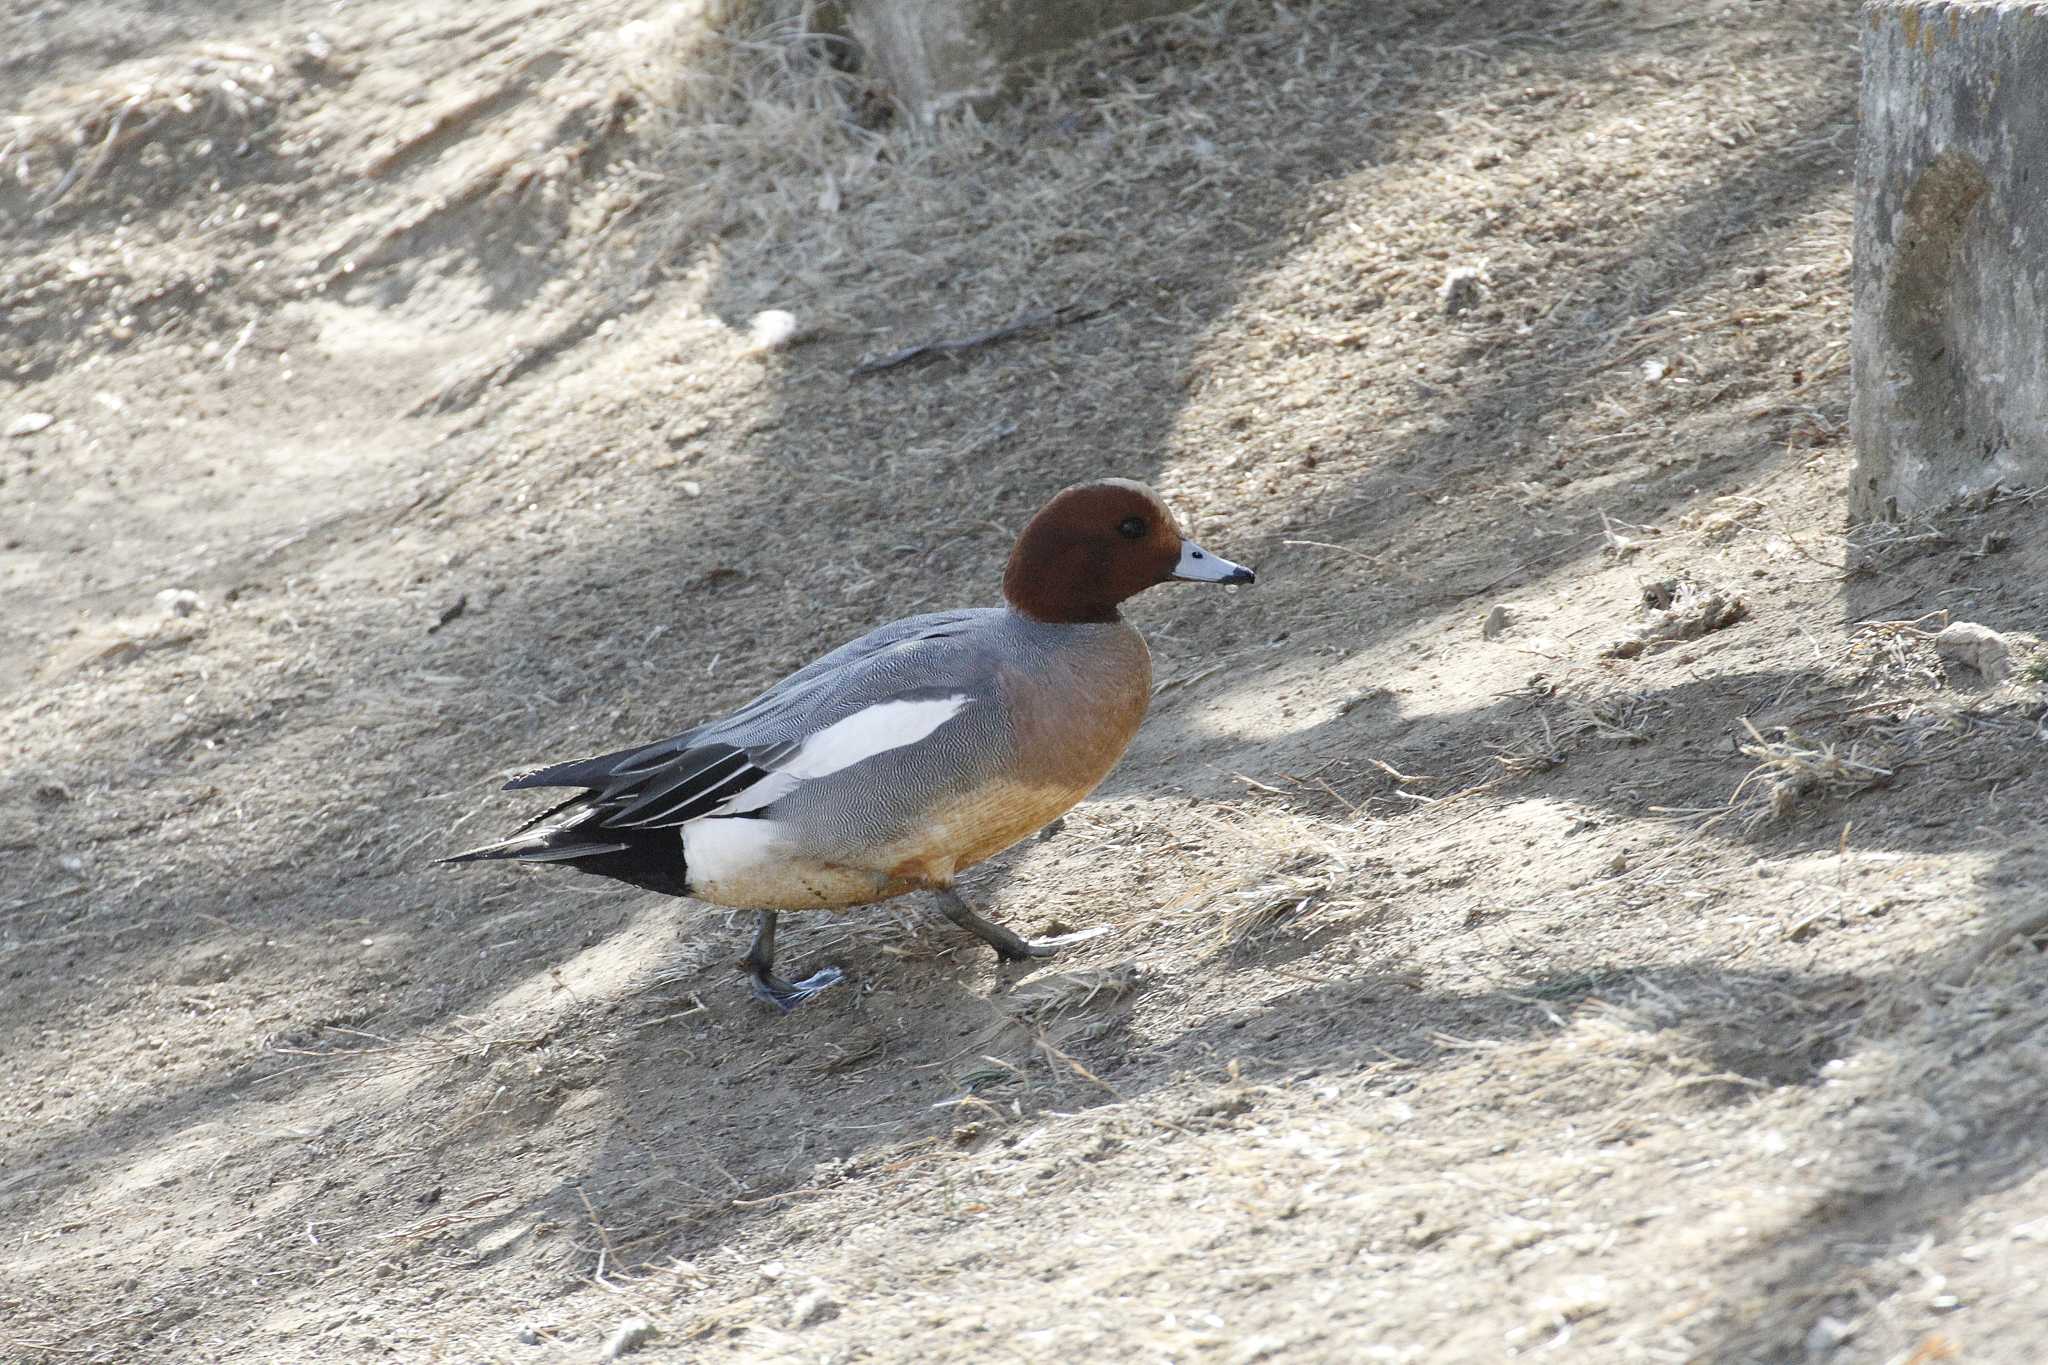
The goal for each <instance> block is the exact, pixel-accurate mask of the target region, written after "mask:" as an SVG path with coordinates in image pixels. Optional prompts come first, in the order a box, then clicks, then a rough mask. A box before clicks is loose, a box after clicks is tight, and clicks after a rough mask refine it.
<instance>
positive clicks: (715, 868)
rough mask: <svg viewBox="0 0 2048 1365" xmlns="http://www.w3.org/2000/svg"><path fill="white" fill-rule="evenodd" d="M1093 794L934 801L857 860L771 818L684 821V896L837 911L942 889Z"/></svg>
mask: <svg viewBox="0 0 2048 1365" xmlns="http://www.w3.org/2000/svg"><path fill="white" fill-rule="evenodd" d="M1099 780H1100V775H1098V776H1097V778H1096V781H1099ZM1094 787H1095V781H1090V782H1088V784H1087V785H1086V786H1083V787H1079V788H1078V789H1077V788H1076V787H1074V786H1071V785H1067V786H1041V785H1028V784H1024V783H1017V782H1002V783H995V784H990V785H988V786H984V787H983V788H981V789H980V790H979V791H977V792H975V793H974V794H973V795H971V796H961V797H952V798H948V799H945V800H943V801H941V802H940V803H939V804H938V805H936V806H934V807H932V808H931V809H930V810H928V811H927V812H925V813H924V814H923V815H922V816H921V817H920V818H919V819H918V820H917V822H916V828H915V830H914V831H913V832H911V833H909V834H906V835H903V836H901V837H898V838H895V839H891V840H886V841H882V842H879V843H877V844H875V845H874V846H872V847H868V848H862V849H860V850H859V851H858V852H849V851H848V850H846V849H842V848H817V847H809V846H807V845H808V844H810V842H811V841H808V840H805V839H804V838H802V837H801V835H800V832H799V831H796V830H793V829H790V828H789V827H787V826H784V825H779V824H777V823H776V822H775V821H774V820H772V819H755V820H746V819H713V820H696V821H692V822H691V823H689V824H687V825H685V826H683V856H684V858H685V860H686V863H687V866H688V868H689V882H690V893H691V894H692V895H694V896H696V897H697V898H698V899H700V900H706V901H710V902H711V903H712V904H713V905H725V906H731V907H733V908H734V909H746V910H837V909H844V908H846V907H849V906H855V905H871V904H873V903H874V902H876V901H882V900H888V899H889V898H891V897H893V896H901V895H904V894H906V893H908V892H911V891H920V890H927V889H930V888H933V887H941V886H948V885H951V883H952V881H953V877H954V875H955V874H956V873H959V872H962V871H965V870H966V869H967V868H970V867H973V866H974V865H975V864H976V863H978V862H981V861H982V860H983V859H985V858H990V857H993V856H994V855H996V854H998V853H1000V852H1002V851H1003V850H1004V849H1006V848H1008V847H1010V845H1012V844H1014V843H1016V842H1017V841H1018V840H1020V839H1023V838H1026V837H1028V836H1029V835H1031V834H1034V833H1036V832H1037V831H1039V830H1041V829H1043V828H1045V827H1046V826H1047V825H1049V824H1051V823H1052V822H1053V821H1054V820H1056V819H1058V818H1059V817H1060V816H1062V815H1064V814H1066V813H1067V812H1068V811H1069V810H1071V809H1073V807H1074V805H1075V804H1076V803H1077V802H1079V801H1080V800H1081V798H1082V797H1084V796H1086V795H1087V794H1088V793H1089V792H1090V791H1092V790H1093V789H1094Z"/></svg>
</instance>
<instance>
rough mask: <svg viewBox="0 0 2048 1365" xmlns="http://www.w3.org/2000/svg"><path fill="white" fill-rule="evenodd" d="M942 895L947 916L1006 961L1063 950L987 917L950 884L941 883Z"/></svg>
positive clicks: (940, 897)
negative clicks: (1035, 941)
mask: <svg viewBox="0 0 2048 1365" xmlns="http://www.w3.org/2000/svg"><path fill="white" fill-rule="evenodd" d="M938 896H939V908H940V909H941V910H944V911H945V912H946V918H947V919H949V920H951V921H953V923H955V924H957V925H959V926H960V927H961V928H962V929H965V930H966V931H967V932H968V933H970V934H972V935H974V936H975V937H976V938H978V939H980V940H981V941H982V942H983V943H986V944H987V945H988V946H989V947H991V948H993V949H995V950H996V956H997V957H999V958H1001V959H1002V960H1003V961H1005V962H1024V961H1027V960H1029V959H1031V958H1034V957H1051V956H1052V955H1053V954H1054V953H1057V952H1058V951H1059V949H1058V948H1056V947H1054V946H1053V945H1052V944H1050V943H1032V942H1031V941H1029V940H1028V939H1025V938H1023V937H1022V936H1020V935H1019V934H1018V933H1017V932H1016V931H1015V930H1011V929H1005V928H1004V927H1003V926H1002V925H1000V924H997V923H996V922H995V921H994V920H991V919H984V918H983V917H982V916H980V915H978V914H976V913H975V910H974V907H973V906H971V905H969V904H968V903H967V902H966V901H964V900H962V899H960V893H959V892H958V891H955V890H954V889H953V888H952V887H950V886H947V887H941V888H940V889H939V892H938Z"/></svg>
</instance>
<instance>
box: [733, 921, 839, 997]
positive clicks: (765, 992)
mask: <svg viewBox="0 0 2048 1365" xmlns="http://www.w3.org/2000/svg"><path fill="white" fill-rule="evenodd" d="M740 970H741V971H743V972H745V973H746V974H747V975H748V976H749V977H750V978H752V980H753V983H754V984H753V986H752V988H751V989H752V990H753V993H754V998H755V999H756V1000H760V1001H764V1002H766V1003H767V1004H770V1005H773V1006H775V1008H776V1009H779V1010H781V1011H782V1012H783V1013H784V1014H787V1013H789V1012H790V1011H791V1010H793V1009H795V1008H796V1007H797V1006H798V1005H801V1004H803V1002H804V1001H806V1000H808V999H810V998H811V997H812V996H814V995H816V994H817V993H818V992H819V991H822V990H824V989H825V988H826V987H827V986H836V985H838V984H839V982H840V981H842V980H843V979H845V976H846V973H844V972H842V971H840V970H839V969H838V968H837V967H826V968H824V969H823V970H822V971H818V972H814V973H812V974H811V975H810V976H807V977H805V978H804V979H803V980H801V981H784V980H783V979H782V978H781V977H779V976H777V975H776V974H775V912H774V911H773V910H763V911H761V918H760V921H759V924H758V927H756V928H755V930H754V943H753V946H752V947H750V948H748V949H747V955H746V956H745V957H743V958H741V959H740Z"/></svg>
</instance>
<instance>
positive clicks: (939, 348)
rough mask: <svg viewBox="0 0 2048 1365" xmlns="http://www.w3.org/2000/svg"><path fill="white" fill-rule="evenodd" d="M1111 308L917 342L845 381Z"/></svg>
mask: <svg viewBox="0 0 2048 1365" xmlns="http://www.w3.org/2000/svg"><path fill="white" fill-rule="evenodd" d="M1114 307H1116V301H1114V300H1112V301H1111V302H1109V303H1104V304H1088V303H1067V304H1062V305H1060V306H1059V307H1058V308H1048V309H1046V310H1044V311H1043V312H1038V313H1026V314H1024V315H1023V316H1022V317H1019V318H1017V319H1015V320H1014V321H1011V322H1006V323H1004V324H1003V325H1002V326H1000V327H998V328H996V329H994V330H993V331H988V332H977V333H976V334H975V335H973V336H967V337H939V338H936V339H934V340H931V341H920V342H918V343H917V344H916V345H915V346H905V347H904V348H903V349H902V350H900V351H891V352H889V354H887V355H884V356H877V357H876V358H875V359H873V360H863V361H862V362H861V363H860V364H858V365H856V366H854V367H853V368H852V369H850V370H848V371H847V372H846V376H847V378H849V379H858V378H860V377H861V376H862V375H864V374H879V373H880V372H881V371H883V370H893V369H895V368H896V367H897V366H898V365H907V364H909V363H910V362H911V361H913V360H916V359H918V358H919V357H921V356H927V355H958V354H960V353H961V352H963V351H973V350H978V349H979V348H981V347H983V346H993V345H994V344H995V343H996V342H998V341H1008V340H1009V339H1010V338H1011V337H1014V336H1022V335H1023V334H1024V333H1026V332H1038V331H1049V330H1051V329H1052V328H1055V327H1066V326H1070V325H1071V324H1073V323H1076V322H1086V321H1087V320H1088V319H1090V318H1093V317H1100V316H1101V315H1102V314H1104V313H1107V312H1108V311H1109V310H1110V309H1112V308H1114Z"/></svg>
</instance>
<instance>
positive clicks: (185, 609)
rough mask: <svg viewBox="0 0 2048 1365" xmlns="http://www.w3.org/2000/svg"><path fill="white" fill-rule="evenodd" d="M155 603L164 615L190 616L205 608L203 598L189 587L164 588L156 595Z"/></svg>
mask: <svg viewBox="0 0 2048 1365" xmlns="http://www.w3.org/2000/svg"><path fill="white" fill-rule="evenodd" d="M156 604H157V607H158V608H159V609H160V610H161V611H162V612H163V613H164V615H166V616H190V615H192V614H193V613H194V612H199V611H205V610H206V602H205V600H204V599H203V598H201V597H200V596H199V594H198V593H196V592H194V591H192V590H191V589H190V588H165V589H164V590H163V591H162V592H160V593H158V594H157V595H156Z"/></svg>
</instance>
